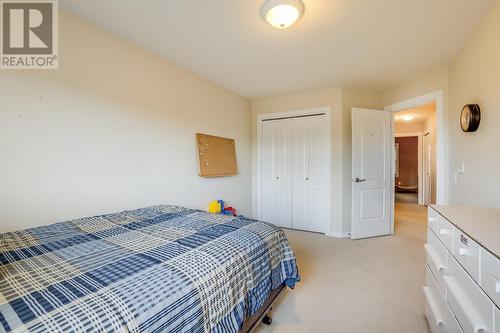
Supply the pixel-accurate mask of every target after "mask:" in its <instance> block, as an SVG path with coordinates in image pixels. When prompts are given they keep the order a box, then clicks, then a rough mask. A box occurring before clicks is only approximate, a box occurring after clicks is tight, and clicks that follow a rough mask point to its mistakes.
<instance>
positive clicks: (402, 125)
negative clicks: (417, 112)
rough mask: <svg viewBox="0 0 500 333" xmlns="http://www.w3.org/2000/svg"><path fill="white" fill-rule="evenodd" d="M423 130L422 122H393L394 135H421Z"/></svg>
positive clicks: (423, 123)
mask: <svg viewBox="0 0 500 333" xmlns="http://www.w3.org/2000/svg"><path fill="white" fill-rule="evenodd" d="M424 128H425V122H424V121H395V122H394V133H417V132H418V133H422V132H423V131H424Z"/></svg>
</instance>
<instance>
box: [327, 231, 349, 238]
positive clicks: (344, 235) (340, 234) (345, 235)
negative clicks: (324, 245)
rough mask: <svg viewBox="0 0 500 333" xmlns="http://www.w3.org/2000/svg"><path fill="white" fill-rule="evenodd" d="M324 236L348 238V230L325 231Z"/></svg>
mask: <svg viewBox="0 0 500 333" xmlns="http://www.w3.org/2000/svg"><path fill="white" fill-rule="evenodd" d="M325 236H328V237H335V238H350V237H351V233H350V232H325Z"/></svg>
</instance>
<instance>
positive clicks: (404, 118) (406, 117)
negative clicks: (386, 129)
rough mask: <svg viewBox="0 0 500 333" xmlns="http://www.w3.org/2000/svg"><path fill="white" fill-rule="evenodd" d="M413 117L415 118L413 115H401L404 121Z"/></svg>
mask: <svg viewBox="0 0 500 333" xmlns="http://www.w3.org/2000/svg"><path fill="white" fill-rule="evenodd" d="M413 119H415V116H413V115H407V116H403V120H404V121H412V120H413Z"/></svg>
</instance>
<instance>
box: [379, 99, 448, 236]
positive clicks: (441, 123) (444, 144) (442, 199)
mask: <svg viewBox="0 0 500 333" xmlns="http://www.w3.org/2000/svg"><path fill="white" fill-rule="evenodd" d="M432 102H435V103H436V133H435V135H436V146H437V154H436V203H437V204H441V205H446V204H447V203H448V137H447V131H446V122H445V110H444V93H443V90H438V91H434V92H431V93H428V94H425V95H421V96H418V97H415V98H410V99H407V100H404V101H401V102H398V103H395V104H391V105H388V106H385V107H384V110H387V111H391V112H398V111H403V110H406V109H411V108H414V107H417V106H420V105H424V104H428V103H432ZM393 122H394V120H393ZM392 128H393V130H392V134H393V139H394V126H392ZM393 154H394V150H393ZM393 160H394V156H393ZM392 175H393V177H392V180H393V184H392V208H391V213H392V218H391V220H392V233H394V172H392Z"/></svg>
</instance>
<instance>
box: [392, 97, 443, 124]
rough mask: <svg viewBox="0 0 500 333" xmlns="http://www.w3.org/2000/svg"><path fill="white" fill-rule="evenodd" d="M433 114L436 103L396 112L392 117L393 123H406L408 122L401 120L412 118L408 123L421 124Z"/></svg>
mask: <svg viewBox="0 0 500 333" xmlns="http://www.w3.org/2000/svg"><path fill="white" fill-rule="evenodd" d="M435 112H436V103H434V102H433V103H429V104H424V105H420V106H417V107H414V108H411V109H406V110H403V111H399V112H396V114H395V115H394V121H395V122H397V123H406V122H408V121H406V120H404V119H403V117H404V116H414V117H415V118H414V119H412V120H410V122H423V121H425V120H426V119H427V118H428V117H430V116H432V115H433V114H434V113H435Z"/></svg>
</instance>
